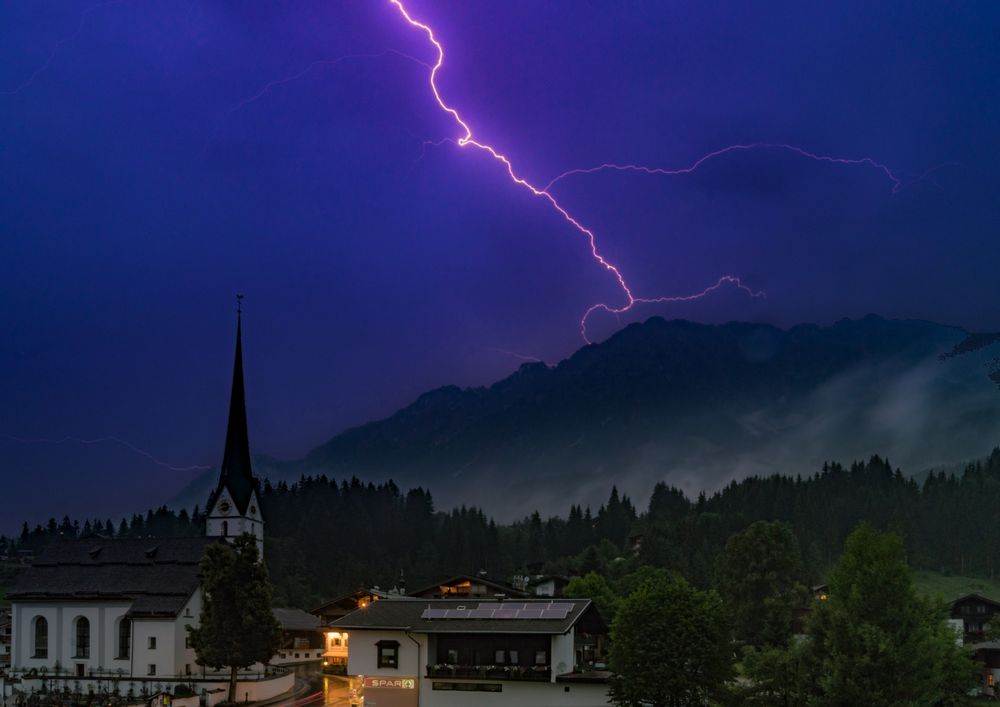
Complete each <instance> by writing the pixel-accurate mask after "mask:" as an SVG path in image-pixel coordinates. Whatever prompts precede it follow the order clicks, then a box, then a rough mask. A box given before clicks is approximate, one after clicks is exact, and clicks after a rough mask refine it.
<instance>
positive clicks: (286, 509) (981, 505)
mask: <svg viewBox="0 0 1000 707" xmlns="http://www.w3.org/2000/svg"><path fill="white" fill-rule="evenodd" d="M261 504H262V506H263V511H264V514H265V518H266V519H267V526H266V531H265V532H266V545H265V555H266V560H267V564H268V567H269V570H270V574H271V579H272V581H273V582H274V583H275V590H276V591H275V598H276V601H278V602H279V603H281V604H286V605H294V606H302V607H311V606H313V605H315V604H316V603H318V602H319V601H320V600H321V599H323V598H329V597H331V596H333V595H336V594H338V593H341V592H347V591H351V590H353V589H356V588H358V587H361V586H365V585H379V586H382V587H392V586H395V585H397V584H398V583H399V582H400V580H401V579H404V580H405V582H406V584H407V587H408V588H410V589H413V588H416V587H418V586H421V585H423V584H429V583H431V582H432V581H434V580H435V579H437V578H440V577H442V576H445V575H454V574H474V573H476V572H478V571H480V570H485V571H486V572H488V573H489V574H490V575H491V576H493V577H497V578H509V577H511V576H513V575H515V574H519V573H530V574H536V573H539V572H554V573H560V574H585V573H587V572H589V571H598V572H604V573H608V574H616V573H620V572H623V571H631V570H634V569H636V568H637V567H639V566H643V565H648V566H653V567H664V568H668V569H672V570H675V571H678V572H679V573H680V574H682V575H683V576H685V577H686V578H687V579H688V580H689V581H690V582H692V583H693V584H695V585H697V586H701V587H707V586H712V585H713V584H714V583H715V578H716V577H717V576H718V569H719V562H720V558H721V557H722V553H723V550H724V547H725V542H726V540H727V539H728V538H729V537H730V536H731V535H733V534H734V533H736V532H739V531H741V530H743V529H745V528H746V527H748V526H749V525H750V524H751V523H753V522H754V521H757V520H781V521H785V522H787V523H788V524H789V525H790V527H791V528H792V530H793V531H794V533H795V535H796V536H797V539H798V541H799V545H800V547H801V548H802V549H803V554H804V560H805V565H806V569H807V571H808V573H809V575H810V576H811V577H812V578H813V579H817V580H818V579H820V578H821V577H822V576H823V574H824V572H825V569H826V568H827V567H828V566H829V564H830V563H831V562H832V561H833V560H834V559H835V558H836V557H837V555H838V554H839V553H840V550H841V547H842V546H843V542H844V540H845V538H846V537H847V535H848V534H849V532H850V531H851V529H852V528H853V527H854V526H855V525H856V524H857V523H858V522H859V521H862V520H866V521H868V522H869V523H871V524H873V525H874V526H876V527H879V528H887V529H892V530H895V531H897V532H899V533H900V534H901V535H902V536H903V537H904V538H905V540H906V545H907V553H908V559H909V562H910V564H911V565H912V566H914V567H917V568H922V569H932V570H937V571H943V572H951V573H956V574H967V575H980V576H987V577H990V578H993V577H994V576H995V573H996V570H997V569H998V567H1000V541H998V533H997V529H998V528H1000V449H995V450H994V451H993V453H992V454H991V455H990V456H989V457H988V458H987V459H986V460H984V461H982V462H977V463H976V464H972V465H969V466H968V467H967V468H966V469H965V470H964V471H963V472H962V473H961V474H957V475H956V474H944V473H931V474H930V475H928V477H927V478H926V479H925V480H924V482H923V484H918V483H917V482H916V481H915V480H913V479H911V478H908V477H905V476H904V475H903V474H902V472H901V471H900V470H899V469H893V468H892V466H891V465H890V464H889V462H888V461H887V460H884V459H881V458H879V457H873V458H872V459H870V460H869V461H867V462H864V463H861V462H857V463H854V464H852V465H851V466H849V467H844V466H841V465H839V464H828V465H825V466H824V467H823V469H822V471H820V472H817V473H816V474H815V475H813V476H809V477H796V478H792V477H787V476H777V475H776V476H771V477H764V478H761V477H754V478H749V479H744V480H742V481H736V482H732V483H731V484H729V485H728V486H727V487H725V488H724V489H722V490H720V491H719V492H717V493H714V494H712V495H711V496H706V495H704V494H703V495H701V496H699V497H698V498H697V499H696V500H693V501H692V500H690V499H688V498H687V497H685V496H684V494H683V493H681V492H680V491H679V490H677V489H675V488H672V487H670V486H667V485H665V484H662V483H660V484H657V485H656V486H655V488H654V489H653V492H652V494H651V497H650V500H649V503H648V506H647V509H646V511H645V512H643V513H638V512H637V511H636V508H635V506H634V505H633V504H632V502H631V501H630V500H629V498H628V497H627V496H622V495H620V494H619V493H618V491H617V489H612V492H611V495H610V497H609V499H608V501H607V503H605V504H604V505H602V506H601V507H600V508H598V509H597V510H596V511H592V510H591V509H590V508H581V507H580V506H572V507H571V508H570V509H569V512H568V514H567V515H566V516H565V517H561V516H554V517H551V518H548V519H543V518H542V517H541V516H540V515H539V514H538V513H537V512H536V513H533V514H531V515H530V516H528V517H527V518H525V519H524V520H522V521H519V522H516V523H512V524H509V525H498V524H497V523H495V522H494V521H493V520H492V519H491V518H489V517H487V516H486V514H485V513H484V512H483V511H482V510H481V509H478V508H474V507H465V506H463V507H461V508H456V509H454V510H452V511H450V512H437V511H435V509H434V504H433V499H432V497H431V494H430V492H429V491H427V490H424V489H421V488H415V489H411V490H409V491H407V492H403V491H402V490H401V489H400V488H399V487H398V486H396V484H394V483H393V482H391V481H390V482H387V483H384V484H372V483H362V482H361V481H359V480H358V479H352V480H351V481H349V482H348V481H343V482H340V483H338V482H336V481H334V480H330V479H327V478H326V477H325V476H320V477H303V478H301V479H300V480H299V481H298V482H297V483H294V484H287V483H285V482H281V483H279V484H277V485H276V486H272V485H271V484H270V483H265V484H264V486H263V488H262V493H261ZM203 532H204V516H203V514H202V513H201V512H200V511H199V510H198V509H197V508H196V509H195V510H194V512H193V513H191V514H189V513H187V512H186V511H184V510H182V511H180V512H178V513H175V512H174V511H171V510H169V509H167V508H165V507H161V508H159V509H156V510H151V511H149V512H148V513H146V515H145V516H143V515H134V516H132V518H131V519H127V520H126V519H123V520H122V521H121V522H120V523H119V524H118V525H117V526H115V525H114V524H113V523H112V522H111V521H110V520H107V521H104V522H101V521H96V520H95V521H85V522H84V523H83V524H82V525H81V524H80V523H79V522H72V521H70V519H69V518H64V519H63V522H62V523H61V524H60V523H57V522H56V521H55V520H54V519H53V520H50V521H49V523H48V524H47V526H39V527H37V528H35V529H34V530H30V529H29V528H28V527H27V526H25V527H24V528H23V530H22V533H21V536H20V537H19V538H17V539H16V540H8V539H4V538H0V545H7V546H10V547H8V550H14V549H29V550H37V549H39V548H41V547H42V546H44V545H45V544H46V543H48V542H52V541H54V540H57V539H59V538H74V537H87V536H96V535H100V536H105V537H145V536H182V535H199V534H201V533H203Z"/></svg>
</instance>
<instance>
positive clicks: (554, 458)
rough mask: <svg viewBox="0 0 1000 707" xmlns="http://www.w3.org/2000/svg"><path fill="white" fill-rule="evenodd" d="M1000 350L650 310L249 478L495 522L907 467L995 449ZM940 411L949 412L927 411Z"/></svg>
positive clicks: (424, 398) (910, 329)
mask: <svg viewBox="0 0 1000 707" xmlns="http://www.w3.org/2000/svg"><path fill="white" fill-rule="evenodd" d="M997 348H1000V346H998V337H997V336H996V335H992V334H973V333H970V332H967V331H966V330H964V329H961V328H959V327H949V326H944V325H939V324H935V323H932V322H926V321H921V320H891V319H883V318H881V317H878V316H875V315H868V316H866V317H864V318H862V319H857V320H851V319H842V320H839V321H838V322H836V323H834V324H832V325H830V326H819V325H815V324H800V325H796V326H793V327H790V328H788V329H780V328H778V327H774V326H771V325H768V324H755V323H746V322H729V323H726V324H719V325H709V324H699V323H695V322H691V321H687V320H681V319H675V320H665V319H662V318H659V317H653V318H651V319H648V320H646V321H645V322H641V323H635V324H630V325H629V326H627V327H625V328H624V329H622V330H620V331H619V332H617V333H616V334H614V335H613V336H612V337H610V338H609V339H607V340H605V341H604V342H601V343H598V344H590V345H587V346H584V347H582V348H581V349H579V350H577V351H576V352H574V353H573V354H572V355H570V356H569V357H567V358H566V359H564V360H562V361H560V362H559V363H558V364H556V365H555V366H551V367H550V366H548V365H546V364H542V363H526V364H524V365H522V366H521V367H520V368H518V369H517V370H516V371H514V372H513V373H512V374H510V375H509V376H507V377H505V378H503V379H501V380H499V381H496V382H494V383H492V384H490V385H488V386H477V387H469V388H459V387H458V386H441V387H438V388H435V389H432V390H429V391H427V392H426V393H423V394H422V395H420V396H418V397H417V399H416V400H414V402H413V403H411V404H410V405H407V406H404V407H403V408H401V409H400V410H398V411H397V412H396V413H393V414H392V415H389V416H388V417H386V418H383V419H381V420H375V421H371V422H368V423H365V424H363V425H359V426H356V427H353V428H349V429H347V430H344V431H343V432H341V433H339V434H337V435H335V436H334V437H332V438H331V439H330V440H328V441H327V442H325V443H323V444H321V445H319V446H317V447H315V448H314V449H313V450H312V451H310V452H309V453H308V454H307V455H306V456H305V457H303V458H302V459H299V460H294V461H289V462H276V461H274V460H264V459H261V463H259V464H258V473H259V474H262V475H265V476H268V477H271V478H272V481H275V482H276V481H277V480H279V479H284V480H294V479H297V478H298V477H299V476H300V475H301V474H319V473H326V474H327V475H333V476H353V475H356V476H359V477H360V478H363V479H372V480H378V479H385V478H390V477H391V478H393V479H394V480H396V481H397V482H398V483H401V484H405V485H423V486H427V487H430V488H431V489H433V490H434V492H435V495H436V496H437V497H438V499H439V500H444V501H445V503H448V504H450V503H453V502H454V503H460V502H465V503H477V504H481V505H486V506H487V508H488V510H490V511H491V512H493V511H495V512H497V513H498V514H499V515H501V516H503V515H504V514H506V513H508V512H511V511H514V510H516V509H517V508H518V507H519V506H520V505H522V502H521V501H520V500H519V499H523V498H524V497H525V496H527V495H531V496H533V497H534V498H535V499H537V505H538V506H539V507H541V508H543V509H545V508H550V507H551V509H552V510H560V509H561V506H555V507H553V504H555V503H557V502H562V503H568V502H569V499H570V498H572V499H573V500H574V501H580V502H587V501H590V500H594V501H595V502H596V501H597V499H599V498H601V497H603V496H606V492H607V488H608V487H610V486H611V485H612V484H614V483H617V484H618V485H619V487H624V488H627V489H633V488H634V489H636V490H638V489H639V488H640V487H641V486H642V485H643V484H645V483H647V482H651V481H652V480H654V479H655V480H659V479H665V480H667V481H668V482H670V481H673V482H674V483H677V485H679V486H681V487H684V488H687V489H688V490H689V491H691V492H695V491H697V490H700V489H712V488H715V487H717V486H718V485H719V484H721V483H724V482H726V481H727V480H729V479H732V478H738V477H739V476H745V475H748V474H750V473H767V472H768V471H775V472H793V473H795V472H797V473H811V472H812V471H814V470H815V468H814V467H815V465H816V464H817V463H822V461H825V460H827V459H845V458H848V457H850V458H858V457H863V456H867V455H868V454H873V453H882V454H886V453H890V452H891V453H897V452H898V454H896V456H901V457H903V461H904V462H906V463H908V464H915V468H912V469H910V470H911V471H914V472H916V471H919V470H922V469H925V468H927V467H928V466H932V465H935V464H946V463H952V462H954V461H956V460H958V459H965V458H969V457H970V456H975V455H978V454H980V453H982V452H983V451H984V450H986V449H988V448H990V447H991V446H992V445H993V444H994V442H995V440H996V439H998V438H1000V411H998V409H997V408H998V407H1000V405H998V404H1000V391H997V389H996V387H995V386H994V385H993V381H991V380H990V376H991V375H992V374H995V372H996V371H995V369H994V370H993V372H992V374H991V373H986V372H984V371H983V370H982V366H987V367H989V366H990V365H994V364H990V360H991V358H990V357H991V356H994V357H995V355H996V354H995V349H997ZM949 405H951V406H952V407H954V415H953V416H952V417H951V418H941V422H939V423H935V421H934V420H933V419H931V418H930V417H929V415H930V414H931V412H932V411H935V412H937V413H941V412H943V411H945V410H947V409H948V407H949ZM904 410H905V411H907V413H908V414H909V415H910V416H912V417H913V418H914V420H913V421H906V420H905V419H904V418H905V417H906V416H905V415H903V414H902V413H903V412H904ZM970 411H972V412H971V413H970ZM970 414H971V415H972V417H974V418H978V419H977V420H974V421H972V422H969V425H971V427H970V428H969V429H964V430H963V429H962V428H963V426H964V425H965V422H966V421H965V417H964V416H968V415H970ZM980 436H981V438H982V443H981V444H980V445H976V444H973V441H974V439H976V438H978V437H980ZM949 437H950V438H951V439H949ZM879 442H883V444H879ZM821 457H822V458H821ZM921 459H922V460H924V461H923V463H920V460H921ZM792 467H796V468H794V469H793V468H792ZM811 467H812V468H811ZM651 486H652V483H649V484H648V486H647V488H649V487H651ZM192 490H193V489H192ZM500 490H508V493H506V494H502V493H498V491H500Z"/></svg>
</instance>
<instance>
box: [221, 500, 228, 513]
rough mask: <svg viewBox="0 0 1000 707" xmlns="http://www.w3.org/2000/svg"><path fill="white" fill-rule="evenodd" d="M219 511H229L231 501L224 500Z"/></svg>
mask: <svg viewBox="0 0 1000 707" xmlns="http://www.w3.org/2000/svg"><path fill="white" fill-rule="evenodd" d="M219 512H220V513H229V502H228V501H223V502H222V503H220V504H219Z"/></svg>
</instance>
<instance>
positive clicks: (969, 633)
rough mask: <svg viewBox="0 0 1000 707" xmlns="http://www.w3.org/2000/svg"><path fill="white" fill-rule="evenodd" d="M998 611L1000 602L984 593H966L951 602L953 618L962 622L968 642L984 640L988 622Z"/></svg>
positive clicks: (963, 631) (999, 610)
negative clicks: (985, 595)
mask: <svg viewBox="0 0 1000 707" xmlns="http://www.w3.org/2000/svg"><path fill="white" fill-rule="evenodd" d="M997 612H1000V602H997V601H994V600H993V599H990V598H989V597H984V596H983V595H982V594H965V595H963V596H960V597H958V598H957V599H955V600H953V601H952V602H951V618H952V619H955V620H958V621H961V622H962V633H963V636H964V639H965V642H966V643H976V642H980V641H982V640H983V639H984V637H985V635H986V633H985V632H986V624H988V623H989V622H990V620H991V619H992V618H993V615H994V614H996V613H997Z"/></svg>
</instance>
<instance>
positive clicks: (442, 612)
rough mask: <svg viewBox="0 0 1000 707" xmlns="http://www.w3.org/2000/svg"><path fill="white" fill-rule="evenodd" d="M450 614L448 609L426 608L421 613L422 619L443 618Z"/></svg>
mask: <svg viewBox="0 0 1000 707" xmlns="http://www.w3.org/2000/svg"><path fill="white" fill-rule="evenodd" d="M447 615H448V611H447V610H446V609H424V613H422V614H421V615H420V618H422V619H443V618H445V617H446V616H447Z"/></svg>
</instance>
